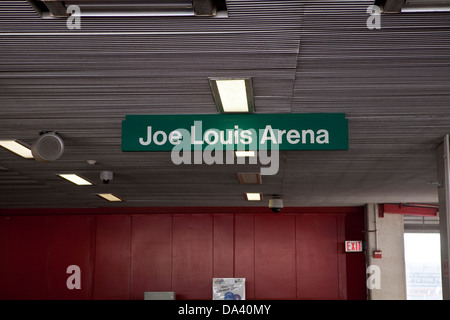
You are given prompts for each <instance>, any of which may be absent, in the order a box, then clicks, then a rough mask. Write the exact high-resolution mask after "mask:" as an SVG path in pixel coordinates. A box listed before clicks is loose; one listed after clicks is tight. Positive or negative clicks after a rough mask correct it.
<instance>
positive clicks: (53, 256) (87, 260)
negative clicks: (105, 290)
mask: <svg viewBox="0 0 450 320" xmlns="http://www.w3.org/2000/svg"><path fill="white" fill-rule="evenodd" d="M91 220H93V218H92V217H89V216H78V215H74V216H52V217H50V239H49V240H50V241H49V253H48V254H49V258H48V272H49V275H51V277H49V279H48V297H49V299H77V300H80V299H90V298H91V290H90V288H91V273H92V266H91V263H92V260H93V257H92V251H93V250H92V247H93V243H92V239H91V238H92V237H91V232H92V231H91ZM70 265H76V266H78V267H79V268H80V271H81V272H80V282H81V289H71V290H70V289H69V288H68V287H67V285H66V281H67V278H68V277H70V276H71V275H72V272H70V273H67V267H68V266H70Z"/></svg>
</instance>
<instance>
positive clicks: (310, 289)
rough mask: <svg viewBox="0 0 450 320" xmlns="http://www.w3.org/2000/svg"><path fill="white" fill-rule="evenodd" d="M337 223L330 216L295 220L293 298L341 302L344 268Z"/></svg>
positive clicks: (302, 217) (304, 216)
mask: <svg viewBox="0 0 450 320" xmlns="http://www.w3.org/2000/svg"><path fill="white" fill-rule="evenodd" d="M340 233H341V230H340V226H339V219H338V218H337V217H336V216H334V215H301V216H297V274H298V276H297V297H298V298H300V299H342V298H343V297H342V290H341V287H342V285H344V283H343V282H342V278H343V277H344V276H345V268H344V269H342V267H343V265H342V257H344V258H345V256H344V255H343V253H342V252H341V250H340V249H339V246H340V245H342V244H343V242H340V241H339V239H340V238H341V237H342V234H340Z"/></svg>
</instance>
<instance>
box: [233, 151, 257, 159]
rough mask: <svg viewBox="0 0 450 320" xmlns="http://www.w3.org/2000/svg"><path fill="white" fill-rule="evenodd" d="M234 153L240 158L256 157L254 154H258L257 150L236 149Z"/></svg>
mask: <svg viewBox="0 0 450 320" xmlns="http://www.w3.org/2000/svg"><path fill="white" fill-rule="evenodd" d="M234 154H235V155H236V157H238V158H244V157H254V156H256V152H255V151H235V152H234Z"/></svg>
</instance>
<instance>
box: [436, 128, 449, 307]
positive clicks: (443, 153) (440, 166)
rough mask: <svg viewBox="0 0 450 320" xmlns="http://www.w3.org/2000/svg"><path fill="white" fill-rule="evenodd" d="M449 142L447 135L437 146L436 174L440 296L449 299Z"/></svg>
mask: <svg viewBox="0 0 450 320" xmlns="http://www.w3.org/2000/svg"><path fill="white" fill-rule="evenodd" d="M449 150H450V143H449V135H446V136H445V137H444V141H443V142H442V143H441V144H440V145H439V147H438V148H437V174H438V180H439V182H440V185H439V188H438V195H439V230H440V235H441V273H442V298H443V299H444V300H450V277H449V262H448V261H449V256H450V251H449V250H450V241H449V240H450V239H449V236H450V152H449Z"/></svg>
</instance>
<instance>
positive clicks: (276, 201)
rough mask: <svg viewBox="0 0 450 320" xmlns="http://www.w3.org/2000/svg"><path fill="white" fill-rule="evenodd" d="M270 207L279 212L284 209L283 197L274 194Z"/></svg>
mask: <svg viewBox="0 0 450 320" xmlns="http://www.w3.org/2000/svg"><path fill="white" fill-rule="evenodd" d="M269 209H270V210H272V211H273V212H274V213H278V212H280V211H281V209H283V199H281V197H280V196H273V197H272V198H271V199H270V200H269Z"/></svg>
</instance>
